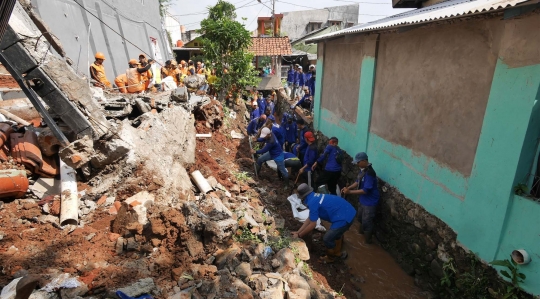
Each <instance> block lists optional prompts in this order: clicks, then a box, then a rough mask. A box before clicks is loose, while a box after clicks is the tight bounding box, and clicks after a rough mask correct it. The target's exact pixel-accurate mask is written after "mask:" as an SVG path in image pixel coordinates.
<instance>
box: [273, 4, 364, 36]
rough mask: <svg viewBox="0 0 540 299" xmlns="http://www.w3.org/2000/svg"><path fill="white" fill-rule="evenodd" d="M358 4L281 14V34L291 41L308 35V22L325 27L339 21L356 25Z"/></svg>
mask: <svg viewBox="0 0 540 299" xmlns="http://www.w3.org/2000/svg"><path fill="white" fill-rule="evenodd" d="M358 7H359V6H358V4H352V5H343V6H334V7H327V8H323V9H312V10H302V11H291V12H284V13H283V20H282V21H281V34H282V35H286V36H288V37H289V39H290V40H291V41H294V40H296V39H299V38H301V37H302V36H304V35H306V34H307V33H308V31H307V25H308V24H309V23H310V22H322V26H323V27H324V26H326V25H327V24H326V23H327V22H328V20H341V21H343V22H352V23H354V24H357V23H358Z"/></svg>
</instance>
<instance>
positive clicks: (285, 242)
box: [268, 233, 291, 252]
mask: <svg viewBox="0 0 540 299" xmlns="http://www.w3.org/2000/svg"><path fill="white" fill-rule="evenodd" d="M284 236H286V234H283V233H282V234H280V236H278V237H271V238H269V239H268V246H270V247H271V248H272V250H273V251H274V252H278V251H280V250H281V249H283V248H287V247H289V246H290V245H291V238H289V237H284Z"/></svg>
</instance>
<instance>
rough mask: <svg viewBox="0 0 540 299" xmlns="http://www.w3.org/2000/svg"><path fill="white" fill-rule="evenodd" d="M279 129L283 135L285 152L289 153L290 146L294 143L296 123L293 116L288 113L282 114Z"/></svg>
mask: <svg viewBox="0 0 540 299" xmlns="http://www.w3.org/2000/svg"><path fill="white" fill-rule="evenodd" d="M281 128H282V129H283V133H284V135H285V145H284V146H285V151H287V152H290V151H291V146H292V144H293V143H295V142H296V130H297V126H296V122H294V119H293V116H292V115H289V114H288V113H283V119H282V120H281Z"/></svg>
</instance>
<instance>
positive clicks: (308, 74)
mask: <svg viewBox="0 0 540 299" xmlns="http://www.w3.org/2000/svg"><path fill="white" fill-rule="evenodd" d="M311 76H312V74H311V72H307V73H305V74H304V83H305V84H306V85H308V82H309V80H310V79H311Z"/></svg>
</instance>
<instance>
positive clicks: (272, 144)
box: [256, 133, 283, 159]
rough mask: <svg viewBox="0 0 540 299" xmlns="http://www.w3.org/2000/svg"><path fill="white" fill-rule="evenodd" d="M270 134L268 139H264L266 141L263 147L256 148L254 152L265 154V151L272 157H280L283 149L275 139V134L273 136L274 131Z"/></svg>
mask: <svg viewBox="0 0 540 299" xmlns="http://www.w3.org/2000/svg"><path fill="white" fill-rule="evenodd" d="M270 134H272V137H270V139H269V140H266V139H265V142H266V143H265V144H264V147H263V148H261V149H260V150H258V151H257V152H256V153H257V154H259V155H260V154H265V153H266V152H270V157H271V158H272V159H276V158H280V157H281V158H283V149H282V148H281V145H280V144H279V142H278V141H277V140H276V136H274V133H270Z"/></svg>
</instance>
